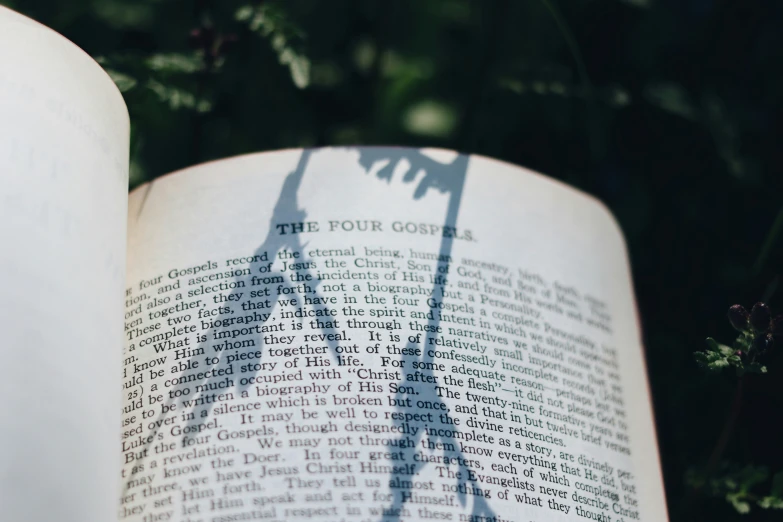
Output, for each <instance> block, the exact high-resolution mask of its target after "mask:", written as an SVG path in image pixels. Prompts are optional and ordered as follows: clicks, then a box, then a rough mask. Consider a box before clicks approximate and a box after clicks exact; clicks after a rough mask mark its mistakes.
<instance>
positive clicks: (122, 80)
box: [104, 69, 138, 93]
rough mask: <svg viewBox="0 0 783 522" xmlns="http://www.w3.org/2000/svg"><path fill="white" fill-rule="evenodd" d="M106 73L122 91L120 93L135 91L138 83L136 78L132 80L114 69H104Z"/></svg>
mask: <svg viewBox="0 0 783 522" xmlns="http://www.w3.org/2000/svg"><path fill="white" fill-rule="evenodd" d="M104 70H105V71H106V73H107V74H108V75H109V77H110V78H111V79H112V81H113V82H114V83H115V84H116V85H117V88H118V89H119V90H120V92H123V93H124V92H127V91H129V90H131V89H133V88H134V87H135V86H136V84H137V83H138V81H136V79H135V78H132V77H130V76H128V75H127V74H123V73H121V72H117V71H115V70H114V69H104Z"/></svg>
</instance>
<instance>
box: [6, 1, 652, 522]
mask: <svg viewBox="0 0 783 522" xmlns="http://www.w3.org/2000/svg"><path fill="white" fill-rule="evenodd" d="M0 49H2V51H0V172H2V184H0V240H1V241H2V243H0V244H2V255H0V288H2V293H0V321H2V333H3V351H2V360H3V364H2V370H1V371H2V377H1V378H0V389H1V390H2V397H3V408H2V411H3V421H2V431H0V441H2V460H0V470H1V471H2V478H1V479H0V480H2V482H0V519H1V520H8V521H15V522H17V521H43V520H57V521H67V522H77V521H78V522H86V521H95V522H106V521H115V520H124V521H133V522H142V521H143V522H154V521H179V522H185V521H192V522H196V521H204V522H206V521H211V522H229V521H245V520H265V521H266V520H317V521H335V522H337V521H351V520H355V521H357V522H360V521H392V520H394V521H425V520H452V521H469V522H489V521H493V522H495V521H514V522H529V521H581V520H599V521H615V522H617V521H631V520H643V521H661V520H666V519H667V515H666V506H665V499H664V495H663V488H662V477H661V471H660V466H659V461H658V453H657V446H656V440H655V429H654V424H653V417H652V410H651V406H650V397H649V392H648V387H647V377H646V373H645V367H644V359H643V351H642V346H641V341H640V330H639V324H638V320H637V317H636V313H635V303H634V296H633V291H632V286H631V279H630V271H629V266H628V261H627V254H626V250H625V246H624V242H623V238H622V235H621V232H620V230H619V228H618V226H617V224H616V223H615V221H614V220H613V218H612V217H611V215H610V214H609V212H608V211H607V210H606V209H605V208H604V207H603V206H602V205H601V203H599V202H598V201H596V200H594V199H592V198H590V197H589V196H586V195H584V194H582V193H580V192H578V191H576V190H573V189H571V188H569V187H567V186H565V185H563V184H560V183H558V182H555V181H553V180H551V179H548V178H546V177H544V176H541V175H539V174H536V173H534V172H531V171H528V170H526V169H523V168H520V167H515V166H512V165H509V164H506V163H502V162H499V161H495V160H491V159H488V158H484V157H478V156H467V155H463V154H458V153H455V152H451V151H446V150H414V149H405V148H375V147H368V148H365V147H349V148H326V149H312V150H311V149H306V150H286V151H280V152H270V153H260V154H252V155H247V156H241V157H237V158H232V159H227V160H222V161H216V162H212V163H207V164H204V165H199V166H195V167H192V168H189V169H186V170H183V171H181V172H177V173H174V174H170V175H168V176H165V177H162V178H160V179H157V180H155V181H154V182H152V183H149V184H146V185H143V186H141V187H139V188H138V189H136V190H135V191H133V192H132V193H131V194H130V196H128V195H127V177H128V147H129V144H128V142H129V122H128V116H127V110H126V107H125V105H124V103H123V100H122V97H121V96H120V94H119V92H118V91H117V89H116V88H115V86H114V85H113V83H112V81H111V80H110V78H109V77H108V76H107V75H106V74H105V73H104V72H103V71H102V70H101V68H100V67H99V66H98V65H97V64H96V63H94V62H93V61H92V60H91V59H90V58H89V57H88V56H87V55H86V54H84V53H83V52H82V51H80V50H79V49H78V48H76V47H75V46H74V45H72V44H71V43H69V42H68V41H66V40H65V39H63V38H62V37H60V36H59V35H57V34H55V33H53V32H51V31H50V30H48V29H46V28H44V27H42V26H40V25H38V24H37V23H35V22H32V21H30V20H28V19H26V18H24V17H22V16H20V15H17V14H15V13H13V12H11V11H9V10H6V9H3V8H0Z"/></svg>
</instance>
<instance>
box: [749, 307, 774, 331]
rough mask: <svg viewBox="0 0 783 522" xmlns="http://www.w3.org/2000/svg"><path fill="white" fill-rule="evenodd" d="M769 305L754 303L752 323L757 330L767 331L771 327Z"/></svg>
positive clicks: (751, 316) (751, 312)
mask: <svg viewBox="0 0 783 522" xmlns="http://www.w3.org/2000/svg"><path fill="white" fill-rule="evenodd" d="M770 315H771V314H770V312H769V307H768V306H767V305H765V304H764V303H761V302H759V303H756V304H754V305H753V310H751V311H750V324H752V325H753V328H755V329H756V331H757V332H765V331H767V330H768V329H769V323H770Z"/></svg>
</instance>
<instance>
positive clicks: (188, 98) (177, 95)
mask: <svg viewBox="0 0 783 522" xmlns="http://www.w3.org/2000/svg"><path fill="white" fill-rule="evenodd" d="M146 86H147V88H148V89H149V90H151V91H152V92H154V93H155V95H156V96H157V97H158V100H159V101H161V102H164V103H166V104H167V105H168V106H169V107H170V108H171V109H172V110H175V111H176V110H179V109H191V110H195V111H196V112H209V111H210V110H211V109H212V104H211V103H210V102H209V100H206V99H203V98H201V99H197V98H196V96H195V95H194V94H193V93H191V92H188V91H186V90H184V89H181V88H179V87H174V86H170V85H163V84H162V83H160V82H158V81H155V80H149V81H148V82H147V84H146Z"/></svg>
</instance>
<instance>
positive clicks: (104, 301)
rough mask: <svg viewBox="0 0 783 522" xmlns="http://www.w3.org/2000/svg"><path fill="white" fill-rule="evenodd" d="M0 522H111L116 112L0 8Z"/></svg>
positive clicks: (76, 55)
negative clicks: (0, 403) (0, 401)
mask: <svg viewBox="0 0 783 522" xmlns="http://www.w3.org/2000/svg"><path fill="white" fill-rule="evenodd" d="M0 49H2V51H0V173H2V182H1V183H0V245H2V247H1V248H2V254H0V287H1V288H2V292H0V329H1V330H2V332H3V343H2V356H3V364H2V368H1V369H0V393H1V394H2V397H3V408H2V411H3V423H2V430H0V447H2V449H1V450H0V455H2V456H1V457H0V491H2V493H0V519H2V520H9V521H10V520H13V521H36V522H37V521H41V520H59V521H68V522H71V521H73V522H83V521H96V522H106V521H108V520H112V519H113V518H114V517H116V514H115V513H116V495H117V490H118V483H117V473H118V466H119V462H118V460H117V454H116V447H117V444H118V436H119V431H118V426H117V421H118V418H117V412H118V411H119V409H120V397H119V393H118V392H119V390H118V388H119V386H118V382H117V372H118V369H119V367H120V361H119V355H120V347H119V343H120V342H121V341H120V336H121V335H122V289H123V279H124V271H125V218H126V216H127V210H126V209H127V177H128V132H129V125H128V115H127V112H126V109H125V105H124V104H123V101H122V97H121V96H120V94H119V92H118V91H117V89H116V88H115V86H114V84H113V83H112V81H111V80H110V79H109V77H108V76H107V75H106V74H105V73H104V72H103V71H102V70H101V68H100V67H99V66H98V65H97V64H96V63H95V62H93V61H92V60H91V59H90V57H89V56H87V55H86V54H85V53H84V52H82V51H81V50H80V49H78V48H77V47H76V46H74V45H73V44H72V43H70V42H68V41H67V40H65V39H64V38H63V37H61V36H59V35H58V34H56V33H54V32H53V31H51V30H49V29H47V28H45V27H43V26H41V25H40V24H38V23H36V22H33V21H31V20H29V19H27V18H25V17H23V16H21V15H19V14H17V13H14V12H13V11H10V10H8V9H5V8H3V7H0Z"/></svg>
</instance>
